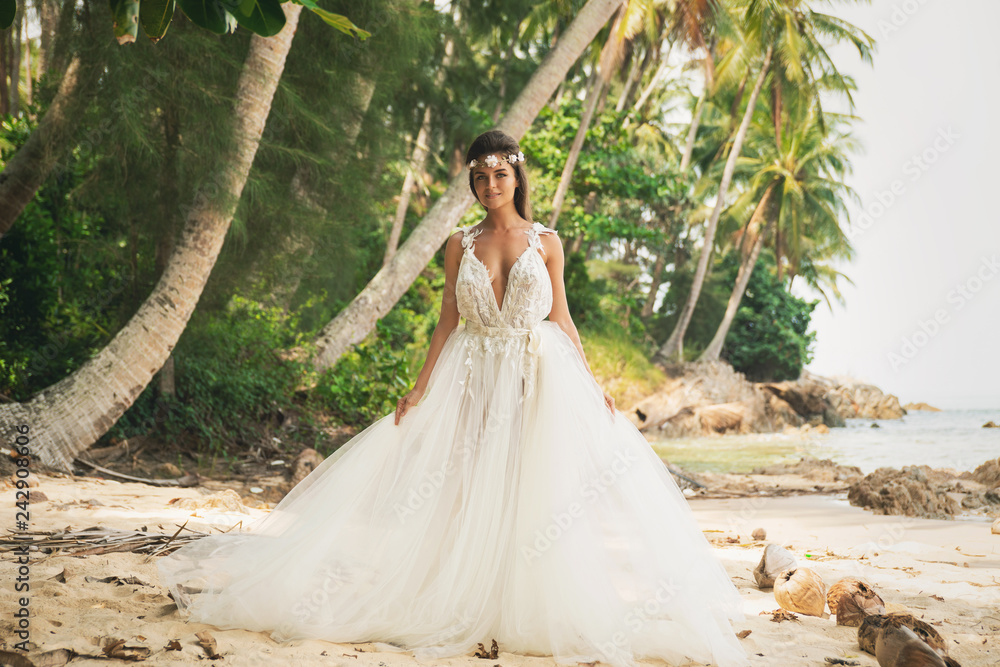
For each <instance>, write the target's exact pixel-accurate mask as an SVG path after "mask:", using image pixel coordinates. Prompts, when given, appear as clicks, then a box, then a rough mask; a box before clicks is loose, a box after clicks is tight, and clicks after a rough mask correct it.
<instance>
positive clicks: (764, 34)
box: [655, 0, 874, 362]
mask: <svg viewBox="0 0 1000 667" xmlns="http://www.w3.org/2000/svg"><path fill="white" fill-rule="evenodd" d="M844 1H849V2H860V1H864V0H844ZM736 11H737V12H738V13H740V14H741V15H742V17H743V20H742V27H743V35H744V39H743V40H742V42H740V43H738V44H736V45H735V46H734V48H733V49H731V50H730V51H729V53H727V54H726V56H725V57H724V58H723V60H722V61H721V62H720V63H719V68H718V69H719V71H720V76H721V77H722V78H726V77H727V76H730V77H731V76H732V75H733V74H734V73H735V72H737V71H745V72H746V73H747V74H749V72H750V68H748V67H747V66H746V63H748V62H752V61H753V60H754V57H753V56H754V54H756V53H760V52H763V53H764V58H763V64H762V65H761V66H760V71H759V73H758V75H757V83H756V85H755V86H754V89H753V92H752V93H751V95H750V100H749V102H748V104H747V109H746V112H745V113H744V116H743V122H742V123H741V124H740V129H739V130H737V132H736V136H735V138H734V139H733V145H732V148H731V149H730V152H729V159H728V160H727V163H726V168H725V169H724V170H723V174H722V180H721V182H720V184H719V194H718V198H717V199H716V203H715V208H714V209H713V211H712V215H711V216H710V217H709V219H708V223H707V224H706V226H705V239H704V245H703V246H702V251H701V256H700V258H699V260H698V267H697V269H696V271H695V276H694V281H693V283H692V285H691V293H690V295H689V297H688V300H687V302H686V303H685V305H684V308H683V309H682V310H681V313H680V317H679V318H678V321H677V325H676V326H675V327H674V330H673V332H672V333H671V334H670V337H669V338H668V339H667V341H666V343H664V344H663V346H662V347H661V348H660V349H659V351H658V352H657V353H656V355H655V358H656V359H657V360H658V361H661V362H664V361H667V360H670V359H675V358H676V359H679V360H680V359H682V358H683V351H684V334H685V333H686V331H687V327H688V325H689V324H690V322H691V316H692V315H693V314H694V308H695V306H696V305H697V303H698V298H699V297H700V295H701V288H702V285H703V284H704V281H705V275H706V273H707V271H708V264H709V258H710V256H711V254H712V250H713V249H714V245H715V230H716V226H717V225H718V219H719V215H720V214H721V213H722V210H723V208H724V206H725V200H726V197H727V195H728V189H729V185H730V181H731V179H732V173H733V170H734V169H735V165H736V160H737V159H738V157H739V154H740V151H741V150H742V144H743V140H744V138H745V135H746V132H747V129H748V128H749V125H750V121H751V118H752V117H753V114H754V112H755V108H756V103H757V98H758V96H759V94H760V90H761V87H762V86H763V84H764V81H765V79H766V78H767V77H768V75H769V74H770V71H769V70H770V68H771V64H772V55H774V54H775V53H777V58H774V60H775V61H777V62H778V63H779V64H778V66H777V67H778V69H779V78H780V76H781V75H780V73H782V72H783V73H784V76H785V77H787V78H789V80H793V79H795V78H796V77H797V80H803V79H806V78H811V79H812V80H815V79H817V77H816V76H815V75H812V76H811V77H807V74H806V73H807V72H810V73H811V72H812V71H813V69H814V68H816V69H819V70H820V71H821V72H822V73H823V77H822V78H824V79H831V78H834V79H835V78H837V77H839V78H840V80H841V81H843V77H841V76H840V75H839V73H837V70H836V67H835V66H834V64H833V62H832V60H831V59H830V57H829V54H827V52H826V49H825V47H824V46H823V44H822V39H821V38H832V39H833V40H835V41H843V40H848V41H850V42H851V43H853V44H854V45H855V47H856V48H857V49H858V52H859V54H860V55H861V57H862V59H864V60H866V61H868V62H871V47H872V45H873V44H874V40H873V39H872V38H871V37H870V36H868V35H867V34H865V33H864V32H863V31H861V30H859V29H858V28H856V27H854V26H852V25H851V24H849V23H847V22H845V21H842V20H840V19H837V18H836V17H832V16H828V15H826V14H821V13H819V12H815V11H813V10H812V9H811V8H809V7H808V6H807V4H806V2H805V0H745V1H742V2H737V3H736ZM844 88H845V89H846V85H845V86H844ZM775 90H778V91H780V90H781V84H780V83H779V84H778V86H777V88H775ZM740 97H741V96H738V97H737V103H738V101H739V99H740ZM780 100H781V98H780V95H778V96H777V99H776V100H774V99H772V105H771V106H772V108H773V109H777V113H776V115H775V118H776V119H777V120H776V121H775V129H776V133H777V134H780V132H781V122H780V119H781V118H782V117H783V111H782V105H781V104H780Z"/></svg>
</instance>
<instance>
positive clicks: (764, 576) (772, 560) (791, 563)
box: [753, 544, 798, 590]
mask: <svg viewBox="0 0 1000 667" xmlns="http://www.w3.org/2000/svg"><path fill="white" fill-rule="evenodd" d="M796 567H798V562H797V561H796V560H795V556H793V555H792V552H790V551H789V550H788V549H786V548H784V547H783V546H781V545H778V544H768V545H767V546H766V547H764V555H763V556H761V559H760V563H758V564H757V567H755V568H754V570H753V578H754V581H756V582H757V588H760V589H762V590H763V589H765V588H773V587H774V580H775V578H776V577H777V576H778V575H779V574H780V573H781V572H782V570H794V569H795V568H796Z"/></svg>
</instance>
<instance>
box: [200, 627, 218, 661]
mask: <svg viewBox="0 0 1000 667" xmlns="http://www.w3.org/2000/svg"><path fill="white" fill-rule="evenodd" d="M194 636H195V637H197V638H198V643H199V644H200V645H201V647H202V648H203V649H205V654H206V655H208V659H209V660H218V659H219V658H221V657H222V656H221V655H220V654H219V651H218V645H217V644H216V643H215V637H213V636H212V634H211V633H209V632H196V633H194Z"/></svg>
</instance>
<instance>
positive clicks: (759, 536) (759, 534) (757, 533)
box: [750, 528, 767, 542]
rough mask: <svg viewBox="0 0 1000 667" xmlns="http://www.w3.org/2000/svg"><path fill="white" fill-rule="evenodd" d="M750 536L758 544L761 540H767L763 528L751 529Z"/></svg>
mask: <svg viewBox="0 0 1000 667" xmlns="http://www.w3.org/2000/svg"><path fill="white" fill-rule="evenodd" d="M750 536H751V537H752V538H753V539H755V540H757V541H758V542H760V541H762V540H766V539H767V531H766V530H764V529H763V528H754V529H753V533H752V534H751V535H750Z"/></svg>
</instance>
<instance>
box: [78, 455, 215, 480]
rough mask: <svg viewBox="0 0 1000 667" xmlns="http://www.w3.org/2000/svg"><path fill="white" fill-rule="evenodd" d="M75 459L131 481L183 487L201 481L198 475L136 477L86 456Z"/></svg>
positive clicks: (99, 470)
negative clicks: (90, 459)
mask: <svg viewBox="0 0 1000 667" xmlns="http://www.w3.org/2000/svg"><path fill="white" fill-rule="evenodd" d="M74 460H75V461H77V462H78V463H82V464H83V465H85V466H88V467H90V468H93V469H94V470H97V471H98V472H103V473H104V474H105V475H112V476H114V477H120V478H122V479H127V480H129V481H130V482H142V483H143V484H150V485H152V486H181V487H187V486H198V483H199V481H200V480H199V477H198V475H184V476H183V477H178V478H176V479H149V478H147V477H135V476H133V475H126V474H125V473H123V472H115V471H114V470H111V469H110V468H105V467H103V466H99V465H97V464H96V463H94V462H92V461H88V460H87V459H84V458H80V457H77V458H76V459H74Z"/></svg>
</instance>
